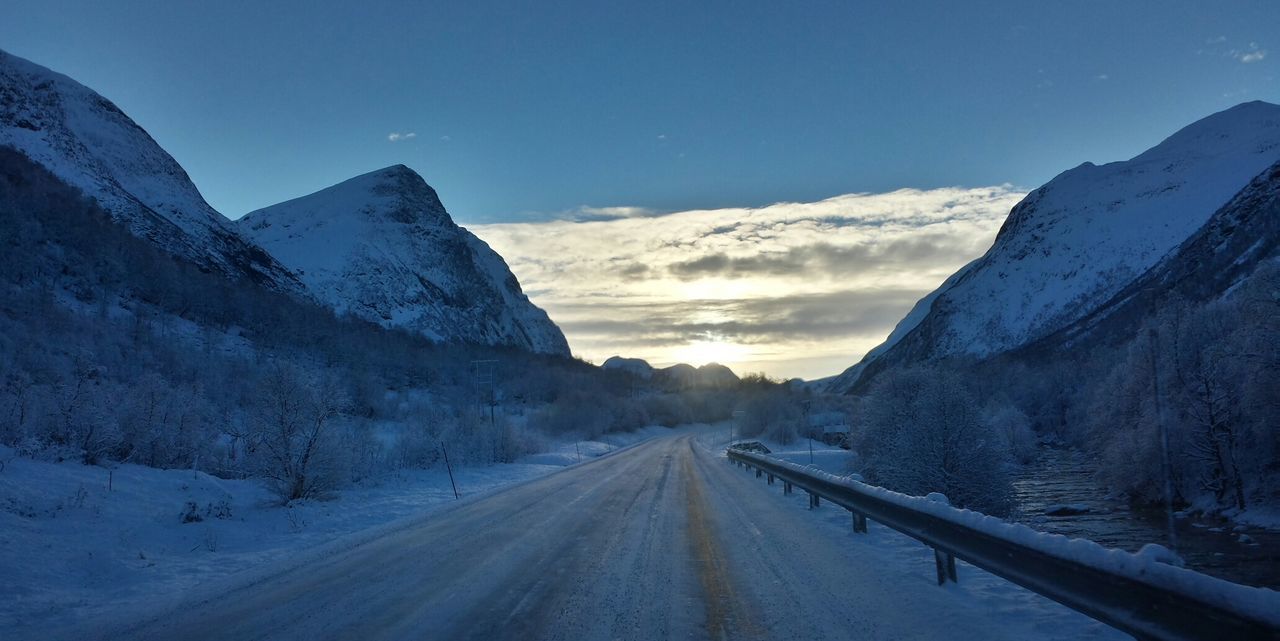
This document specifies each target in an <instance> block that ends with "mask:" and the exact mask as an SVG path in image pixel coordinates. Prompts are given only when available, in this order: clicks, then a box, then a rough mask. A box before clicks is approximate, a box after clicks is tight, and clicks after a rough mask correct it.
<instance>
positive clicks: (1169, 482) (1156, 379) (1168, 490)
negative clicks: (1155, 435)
mask: <svg viewBox="0 0 1280 641" xmlns="http://www.w3.org/2000/svg"><path fill="white" fill-rule="evenodd" d="M1147 336H1148V337H1149V338H1150V339H1151V393H1152V396H1153V398H1152V401H1153V402H1154V404H1155V414H1156V425H1157V426H1158V427H1159V429H1160V459H1161V468H1162V469H1163V471H1164V515H1165V526H1166V527H1168V528H1169V547H1170V548H1171V549H1173V550H1174V551H1175V552H1176V551H1177V550H1178V532H1177V528H1176V526H1175V524H1174V522H1173V466H1172V465H1171V464H1170V463H1169V426H1168V425H1166V424H1165V422H1164V411H1163V409H1162V408H1163V405H1162V401H1161V398H1160V372H1159V371H1158V370H1156V338H1157V336H1156V330H1154V329H1150V330H1147Z"/></svg>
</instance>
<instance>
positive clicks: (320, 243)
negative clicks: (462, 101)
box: [238, 165, 569, 356]
mask: <svg viewBox="0 0 1280 641" xmlns="http://www.w3.org/2000/svg"><path fill="white" fill-rule="evenodd" d="M238 224H239V228H240V229H241V230H242V231H243V232H244V233H245V234H246V235H247V236H249V237H250V238H252V239H253V240H255V241H257V243H258V244H260V245H261V246H262V247H264V248H265V249H266V250H267V251H269V252H270V253H271V255H272V256H274V257H275V258H276V259H277V260H279V261H280V262H281V263H283V264H284V265H286V266H287V267H288V268H289V269H291V270H293V271H294V273H295V274H297V276H298V278H300V279H301V280H302V282H303V283H304V284H306V286H307V289H308V290H309V291H310V292H311V294H312V295H313V296H315V297H316V298H317V299H318V300H320V301H322V302H324V303H326V304H328V305H330V306H332V307H333V308H334V309H335V310H336V311H337V312H339V313H346V314H352V315H355V316H358V317H361V318H365V319H367V320H370V321H373V322H376V323H379V324H381V325H383V326H385V327H403V328H406V329H409V330H412V331H416V332H419V333H421V334H424V335H426V336H428V337H430V338H431V339H433V340H437V341H443V342H470V343H480V344H489V345H510V346H514V347H518V348H521V349H527V350H530V351H534V352H539V353H545V354H558V355H563V356H568V355H569V345H568V343H567V342H566V341H565V338H564V335H563V334H562V333H561V332H560V328H558V327H556V325H555V323H553V322H551V319H550V318H548V317H547V314H546V312H544V311H542V310H541V309H539V308H538V307H536V306H534V304H533V303H531V302H529V299H528V298H527V297H526V296H525V295H524V293H523V292H521V290H520V284H519V283H518V282H517V281H516V278H515V276H514V275H512V273H511V271H510V270H509V269H508V268H507V264H506V263H505V262H504V261H503V260H502V257H501V256H499V255H498V254H497V253H496V252H494V251H493V250H492V249H490V248H489V246H488V245H487V244H485V243H484V242H483V241H481V240H480V239H479V238H476V237H475V236H474V235H473V234H471V232H468V231H467V230H465V229H463V228H462V227H459V226H458V225H456V224H454V222H453V219H451V218H450V217H449V213H448V212H447V211H445V208H444V205H443V204H441V203H440V199H439V197H438V196H437V195H436V192H435V190H434V189H432V188H431V187H430V186H429V185H427V183H426V182H425V181H424V180H423V179H422V177H421V176H419V175H418V174H416V173H414V172H413V171H412V170H410V169H409V168H407V167H405V166H403V165H395V166H393V167H388V168H386V169H381V170H378V171H374V172H370V173H368V174H364V175H362V176H357V177H355V178H352V179H350V180H347V181H345V182H342V183H339V184H337V185H334V186H332V187H329V188H327V189H323V190H321V191H318V192H316V193H314V194H311V195H309V196H303V197H301V198H297V199H294V200H290V201H287V202H283V203H280V204H278V205H273V206H271V207H266V208H264V209H259V210H257V211H254V212H252V213H250V214H248V215H246V216H245V217H244V218H241V219H240V220H239V221H238Z"/></svg>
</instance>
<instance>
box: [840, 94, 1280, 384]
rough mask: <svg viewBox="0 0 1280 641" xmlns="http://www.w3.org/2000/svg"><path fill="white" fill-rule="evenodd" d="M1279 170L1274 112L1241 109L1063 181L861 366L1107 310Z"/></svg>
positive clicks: (1010, 344) (1279, 126) (860, 379)
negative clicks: (1264, 175) (1267, 173)
mask: <svg viewBox="0 0 1280 641" xmlns="http://www.w3.org/2000/svg"><path fill="white" fill-rule="evenodd" d="M1277 160H1280V106H1277V105H1273V104H1269V103H1264V102H1251V103H1245V104H1241V105H1238V106H1236V107H1233V108H1231V109H1228V110H1226V111H1223V112H1220V113H1217V114H1214V115H1211V116H1209V117H1207V118H1204V119H1202V120H1200V121H1198V122H1196V123H1194V124H1192V125H1190V126H1188V127H1186V128H1184V129H1182V130H1180V131H1179V132H1177V133H1175V134H1174V135H1173V136H1170V137H1169V138H1168V139H1166V140H1165V141H1164V142H1162V143H1160V144H1159V145H1157V146H1155V147H1153V148H1151V149H1150V150H1148V151H1146V152H1144V153H1142V154H1140V155H1138V156H1136V157H1135V158H1133V159H1131V160H1128V161H1123V162H1115V163H1109V164H1106V165H1102V166H1097V165H1093V164H1091V163H1085V164H1083V165H1081V166H1079V167H1076V168H1075V169H1072V170H1070V171H1067V172H1064V173H1063V174H1061V175H1059V176H1058V177H1056V178H1054V179H1053V180H1052V181H1050V182H1049V183H1047V184H1046V185H1044V186H1043V187H1040V188H1039V189H1037V190H1035V191H1033V192H1032V193H1031V194H1029V195H1028V196H1027V197H1026V198H1025V199H1023V200H1022V202H1020V203H1019V204H1018V205H1016V206H1015V207H1014V208H1013V210H1012V211H1011V212H1010V214H1009V218H1008V220H1006V222H1005V224H1004V226H1003V227H1002V228H1001V230H1000V233H999V234H998V235H997V237H996V241H995V243H994V245H993V246H992V247H991V249H990V250H989V251H988V252H987V253H986V254H985V255H984V256H982V257H981V258H979V259H977V260H975V261H973V262H972V263H970V264H968V265H966V266H965V267H963V268H961V269H960V271H958V272H956V273H955V274H954V275H952V276H951V277H950V278H949V279H947V281H946V282H945V283H943V285H942V286H941V287H939V288H938V289H937V290H935V291H934V292H932V293H931V294H929V295H928V296H926V297H925V298H923V299H921V301H920V302H919V303H917V304H916V306H915V308H914V309H912V311H911V312H910V313H909V314H908V315H907V317H906V318H904V319H903V320H902V321H901V322H900V323H899V324H898V326H897V327H896V328H895V329H894V331H893V333H892V334H890V336H889V338H888V339H887V340H886V341H885V343H884V344H882V345H880V346H879V347H877V348H876V349H874V350H872V351H871V352H869V353H868V354H867V356H866V357H864V358H863V359H862V361H861V362H860V363H858V364H857V365H855V366H853V367H851V368H850V369H848V370H846V371H845V372H844V373H843V374H841V375H840V376H839V377H837V379H836V380H835V381H833V383H832V384H831V387H830V389H831V391H835V392H847V391H849V390H851V389H853V388H854V387H855V386H856V385H859V384H861V383H865V381H866V380H867V379H868V378H869V377H870V376H872V375H874V373H875V372H876V371H879V370H880V369H883V368H884V367H888V366H892V365H896V364H910V363H917V362H924V361H929V360H934V359H939V358H944V357H949V356H972V357H977V358H984V357H988V356H992V355H994V354H999V353H1003V352H1007V351H1009V350H1013V349H1016V348H1019V347H1021V346H1025V345H1027V344H1029V343H1031V342H1033V341H1036V340H1037V339H1041V338H1043V337H1045V336H1047V335H1049V334H1051V333H1053V332H1056V331H1058V330H1061V329H1063V328H1064V327H1067V326H1068V325H1070V324H1071V323H1074V322H1076V321H1078V320H1080V319H1082V318H1084V317H1086V316H1087V315H1089V314H1090V313H1091V312H1094V311H1095V310H1097V309H1098V308H1099V307H1101V306H1103V305H1104V304H1106V303H1107V302H1108V301H1110V300H1111V299H1112V297H1114V296H1115V295H1116V294H1118V293H1119V292H1120V291H1121V290H1123V289H1124V288H1125V287H1127V286H1128V285H1130V284H1131V283H1133V282H1134V281H1135V280H1136V279H1138V278H1139V277H1140V276H1142V275H1143V274H1144V273H1145V272H1147V271H1148V270H1149V269H1150V268H1152V267H1153V266H1154V265H1156V264H1157V263H1158V262H1159V261H1160V260H1161V259H1162V258H1164V257H1165V256H1166V255H1168V254H1169V253H1170V252H1171V251H1172V250H1174V249H1175V248H1177V247H1178V246H1179V245H1180V244H1182V243H1183V242H1184V241H1186V240H1187V239H1188V238H1189V237H1190V236H1192V235H1193V234H1194V233H1196V231H1197V230H1199V229H1200V228H1201V227H1203V226H1204V225H1205V224H1206V222H1207V221H1208V220H1209V219H1210V217H1211V216H1212V215H1213V214H1214V212H1215V211H1217V210H1218V209H1219V208H1220V207H1222V206H1223V205H1224V204H1226V203H1227V201H1228V200H1230V199H1231V198H1232V197H1233V196H1235V195H1236V194H1237V193H1238V192H1240V191H1241V189H1243V188H1244V187H1245V186H1246V185H1247V184H1249V182H1250V181H1251V180H1252V179H1253V178H1254V177H1256V176H1258V175H1259V173H1261V172H1262V171H1263V170H1265V169H1266V168H1268V167H1269V166H1271V165H1272V164H1273V163H1275V162H1276V161H1277Z"/></svg>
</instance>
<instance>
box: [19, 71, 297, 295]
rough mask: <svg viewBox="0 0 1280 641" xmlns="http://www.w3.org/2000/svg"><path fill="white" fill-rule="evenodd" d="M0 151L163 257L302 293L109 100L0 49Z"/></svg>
mask: <svg viewBox="0 0 1280 641" xmlns="http://www.w3.org/2000/svg"><path fill="white" fill-rule="evenodd" d="M0 145H5V146H9V147H13V148H15V149H17V150H19V151H21V152H23V153H24V154H26V155H27V156H28V157H29V158H31V159H32V160H34V161H35V162H37V163H39V164H41V165H43V166H45V167H46V168H48V169H49V170H50V171H51V172H52V173H53V174H54V175H56V176H58V177H59V178H61V179H62V180H64V181H66V182H67V183H68V184H70V185H72V186H74V187H76V188H79V189H80V190H82V191H83V192H84V193H85V194H87V195H88V196H90V197H92V198H94V199H95V200H97V201H98V202H99V204H101V205H102V207H103V209H105V210H107V211H108V212H109V213H110V214H111V216H112V218H114V219H115V220H116V221H118V222H120V223H122V224H124V225H125V226H126V227H127V228H128V229H129V230H130V231H131V232H132V233H133V234H134V235H137V236H140V237H142V238H146V239H149V240H151V241H153V242H155V243H156V244H157V245H159V246H160V247H161V248H162V249H164V250H165V251H167V252H169V253H171V254H174V255H177V256H180V257H182V258H185V259H188V260H190V261H192V262H194V263H196V264H197V265H199V266H201V267H202V268H205V269H210V270H212V271H216V272H220V273H224V274H226V275H229V276H232V277H233V278H237V279H239V278H247V279H249V280H251V281H253V282H256V283H259V284H262V285H265V286H267V287H270V288H272V289H277V290H282V291H288V292H299V291H301V284H300V283H298V281H297V280H296V279H295V278H294V277H293V276H292V275H291V274H290V273H289V272H288V270H286V269H285V268H284V267H283V266H281V265H280V264H279V263H278V262H276V261H275V260H274V259H273V258H272V257H271V256H270V255H268V254H267V253H266V252H264V251H262V250H261V249H260V248H258V247H257V246H255V245H253V244H252V243H250V242H247V241H246V240H245V239H244V238H242V237H240V235H239V234H237V233H236V231H235V228H234V226H233V225H232V224H231V222H230V221H229V220H227V219H226V218H224V217H223V216H222V215H221V214H219V213H218V212H217V211H215V210H214V209H213V208H212V207H210V206H209V204H208V203H206V202H205V200H204V198H203V197H202V196H201V195H200V192H199V190H197V189H196V186H195V185H194V184H192V183H191V180H190V179H189V178H188V177H187V173H186V172H185V171H183V169H182V167H181V166H179V165H178V163H177V161H175V160H174V159H173V157H172V156H170V155H169V154H168V153H166V152H165V151H164V150H163V149H161V148H160V146H159V145H157V144H156V142H155V141H154V140H152V138H151V136H149V135H148V134H147V132H146V131H144V130H143V129H142V128H141V127H139V126H138V125H137V123H135V122H134V121H133V120H131V119H130V118H129V117H128V116H126V115H125V114H124V113H123V112H122V111H120V109H119V108H118V107H116V106H115V105H114V104H112V103H111V101H109V100H107V99H106V98H104V97H102V96H101V95H99V94H98V93H96V92H94V91H93V90H91V89H89V88H88V87H85V86H84V85H81V84H80V83H78V82H76V81H74V80H72V79H70V78H68V77H66V76H64V75H62V74H59V73H55V72H53V71H50V70H49V69H46V68H44V67H41V66H40V65H37V64H35V63H32V62H29V61H27V60H24V59H22V58H19V57H17V56H14V55H11V54H8V53H6V52H4V51H0Z"/></svg>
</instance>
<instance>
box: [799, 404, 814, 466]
mask: <svg viewBox="0 0 1280 641" xmlns="http://www.w3.org/2000/svg"><path fill="white" fill-rule="evenodd" d="M811 404H813V401H812V400H810V399H807V398H806V399H804V400H803V401H800V416H801V420H803V421H804V431H805V434H808V436H809V465H813V425H810V424H809V406H810V405H811Z"/></svg>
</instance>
